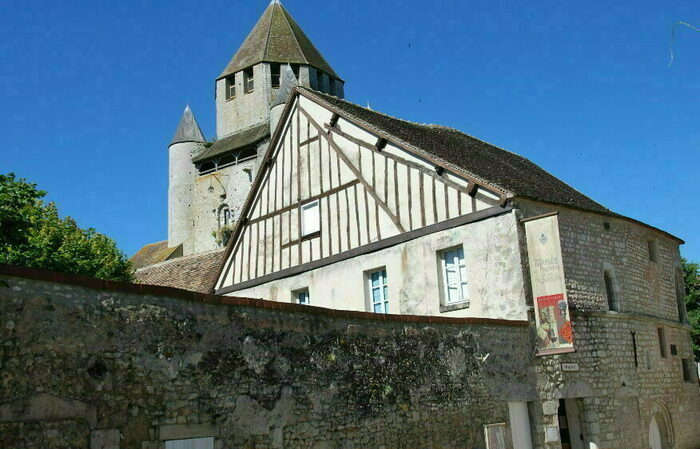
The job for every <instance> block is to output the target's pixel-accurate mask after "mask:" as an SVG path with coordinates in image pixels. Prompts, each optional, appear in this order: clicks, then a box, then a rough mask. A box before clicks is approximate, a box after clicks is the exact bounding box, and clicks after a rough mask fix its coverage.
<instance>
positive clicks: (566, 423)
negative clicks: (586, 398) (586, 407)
mask: <svg viewBox="0 0 700 449" xmlns="http://www.w3.org/2000/svg"><path fill="white" fill-rule="evenodd" d="M579 405H580V404H579V401H577V400H576V399H560V400H559V436H560V441H561V447H562V449H586V436H585V435H584V430H583V425H582V423H581V416H582V414H581V411H582V407H580V406H579Z"/></svg>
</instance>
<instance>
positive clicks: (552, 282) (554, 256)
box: [525, 215, 574, 355]
mask: <svg viewBox="0 0 700 449" xmlns="http://www.w3.org/2000/svg"><path fill="white" fill-rule="evenodd" d="M525 234H526V235H527V252H528V259H529V261H530V278H531V282H532V296H533V297H534V299H535V320H536V323H537V342H538V348H537V355H551V354H562V353H565V352H573V351H574V336H573V332H572V328H571V317H570V315H569V303H568V300H567V296H566V282H565V281H564V265H563V263H562V257H561V242H560V240H559V219H558V217H557V216H556V215H549V216H544V217H540V218H535V219H532V220H527V221H525Z"/></svg>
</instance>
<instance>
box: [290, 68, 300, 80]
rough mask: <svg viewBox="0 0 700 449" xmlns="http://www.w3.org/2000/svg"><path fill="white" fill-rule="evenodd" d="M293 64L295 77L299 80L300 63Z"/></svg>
mask: <svg viewBox="0 0 700 449" xmlns="http://www.w3.org/2000/svg"><path fill="white" fill-rule="evenodd" d="M290 65H291V66H292V72H294V77H295V78H296V79H297V81H299V64H290Z"/></svg>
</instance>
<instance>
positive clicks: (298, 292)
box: [292, 287, 311, 306]
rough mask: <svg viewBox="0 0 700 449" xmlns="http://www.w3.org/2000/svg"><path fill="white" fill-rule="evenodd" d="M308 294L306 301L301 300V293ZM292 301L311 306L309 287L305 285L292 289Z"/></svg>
mask: <svg viewBox="0 0 700 449" xmlns="http://www.w3.org/2000/svg"><path fill="white" fill-rule="evenodd" d="M304 294H305V295H306V302H301V299H300V295H304ZM292 302H293V303H294V304H299V305H302V306H310V305H311V294H310V293H309V288H308V287H304V288H300V289H297V290H293V291H292Z"/></svg>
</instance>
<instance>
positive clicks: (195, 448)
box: [165, 437, 214, 449]
mask: <svg viewBox="0 0 700 449" xmlns="http://www.w3.org/2000/svg"><path fill="white" fill-rule="evenodd" d="M165 449H214V438H212V437H206V438H191V439H188V440H169V441H166V442H165Z"/></svg>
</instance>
